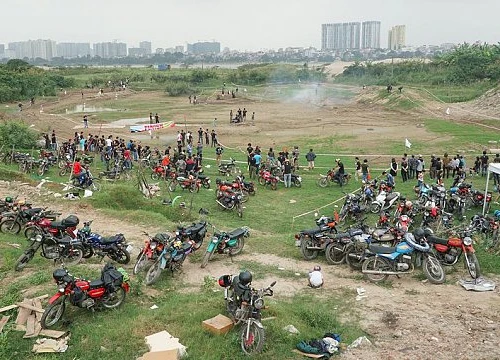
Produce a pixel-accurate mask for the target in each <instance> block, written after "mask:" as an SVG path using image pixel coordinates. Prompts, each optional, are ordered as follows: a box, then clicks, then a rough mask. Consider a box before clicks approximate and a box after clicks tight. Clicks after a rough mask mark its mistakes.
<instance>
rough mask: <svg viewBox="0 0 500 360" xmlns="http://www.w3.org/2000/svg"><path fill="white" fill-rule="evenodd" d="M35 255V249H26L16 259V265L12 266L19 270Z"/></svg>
mask: <svg viewBox="0 0 500 360" xmlns="http://www.w3.org/2000/svg"><path fill="white" fill-rule="evenodd" d="M33 256H35V251H34V250H33V249H28V250H26V251H25V252H24V254H22V255H21V256H20V257H19V258H18V259H17V261H16V265H15V266H14V270H16V271H21V270H22V269H24V268H25V267H26V265H27V264H28V263H29V262H30V260H31V259H33Z"/></svg>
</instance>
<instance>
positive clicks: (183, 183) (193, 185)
mask: <svg viewBox="0 0 500 360" xmlns="http://www.w3.org/2000/svg"><path fill="white" fill-rule="evenodd" d="M177 185H179V186H180V188H181V189H182V190H185V189H188V190H189V192H190V193H194V192H199V191H200V187H201V180H199V179H197V178H195V177H194V176H193V175H188V177H184V176H178V177H176V178H175V179H173V180H172V181H171V182H170V184H168V190H169V191H171V192H174V191H175V188H176V187H177Z"/></svg>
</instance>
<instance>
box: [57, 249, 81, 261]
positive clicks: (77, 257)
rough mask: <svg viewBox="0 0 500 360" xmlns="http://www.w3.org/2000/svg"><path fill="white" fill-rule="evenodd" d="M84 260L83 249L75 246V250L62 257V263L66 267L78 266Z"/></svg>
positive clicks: (70, 250) (68, 250)
mask: <svg viewBox="0 0 500 360" xmlns="http://www.w3.org/2000/svg"><path fill="white" fill-rule="evenodd" d="M82 258H83V249H82V247H80V246H75V247H73V249H67V250H66V253H65V254H64V255H62V256H61V262H63V263H64V264H65V265H76V264H78V263H79V262H80V261H82Z"/></svg>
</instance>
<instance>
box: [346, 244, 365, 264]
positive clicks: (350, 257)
mask: <svg viewBox="0 0 500 360" xmlns="http://www.w3.org/2000/svg"><path fill="white" fill-rule="evenodd" d="M363 255H364V251H363V252H361V253H360V251H356V248H355V247H354V245H348V246H347V249H346V251H345V262H346V264H347V265H349V266H350V267H351V269H353V270H361V268H362V267H363V261H364V257H363Z"/></svg>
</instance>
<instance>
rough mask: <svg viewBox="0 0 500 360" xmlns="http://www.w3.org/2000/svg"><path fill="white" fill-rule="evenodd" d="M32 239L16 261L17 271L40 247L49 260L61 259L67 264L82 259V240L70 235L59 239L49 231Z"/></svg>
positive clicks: (22, 267) (75, 262)
mask: <svg viewBox="0 0 500 360" xmlns="http://www.w3.org/2000/svg"><path fill="white" fill-rule="evenodd" d="M30 241H31V242H32V244H31V245H30V247H29V248H28V249H26V250H25V251H24V253H23V254H22V255H21V256H20V257H19V259H17V261H16V264H15V270H16V271H21V270H22V269H24V267H25V266H26V264H28V262H30V261H31V259H33V257H34V256H35V254H36V252H37V251H38V249H40V248H41V249H42V252H41V253H40V255H42V256H43V257H44V258H46V259H49V260H54V261H59V262H62V263H64V264H67V265H68V264H69V265H74V264H78V263H79V262H80V261H81V260H82V257H83V247H82V242H81V241H80V240H78V239H72V238H71V237H69V236H65V237H63V238H62V239H57V238H55V237H54V236H52V235H51V234H49V233H43V234H38V235H36V236H35V237H34V238H31V239H30Z"/></svg>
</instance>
